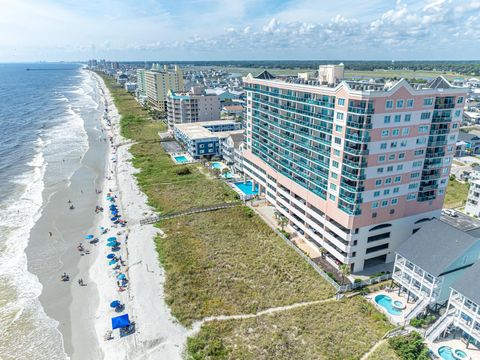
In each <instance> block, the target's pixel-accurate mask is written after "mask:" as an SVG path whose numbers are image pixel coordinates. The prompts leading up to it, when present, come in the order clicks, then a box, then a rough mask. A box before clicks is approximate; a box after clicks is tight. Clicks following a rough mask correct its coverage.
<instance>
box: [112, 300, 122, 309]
mask: <svg viewBox="0 0 480 360" xmlns="http://www.w3.org/2000/svg"><path fill="white" fill-rule="evenodd" d="M121 305H122V303H121V302H120V300H114V301H112V302H111V303H110V307H111V308H116V307H119V306H121Z"/></svg>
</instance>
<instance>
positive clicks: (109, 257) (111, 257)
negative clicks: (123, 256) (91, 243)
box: [107, 254, 115, 259]
mask: <svg viewBox="0 0 480 360" xmlns="http://www.w3.org/2000/svg"><path fill="white" fill-rule="evenodd" d="M114 257H115V254H108V255H107V259H113V258H114Z"/></svg>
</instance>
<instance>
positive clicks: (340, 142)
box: [335, 137, 342, 145]
mask: <svg viewBox="0 0 480 360" xmlns="http://www.w3.org/2000/svg"><path fill="white" fill-rule="evenodd" d="M335 144H337V145H342V139H341V138H339V137H336V138H335Z"/></svg>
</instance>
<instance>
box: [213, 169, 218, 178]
mask: <svg viewBox="0 0 480 360" xmlns="http://www.w3.org/2000/svg"><path fill="white" fill-rule="evenodd" d="M212 171H213V175H214V176H215V177H219V176H220V169H213V170H212Z"/></svg>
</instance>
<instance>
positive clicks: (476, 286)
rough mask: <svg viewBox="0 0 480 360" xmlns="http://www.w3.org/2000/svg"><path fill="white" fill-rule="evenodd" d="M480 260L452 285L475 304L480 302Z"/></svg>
mask: <svg viewBox="0 0 480 360" xmlns="http://www.w3.org/2000/svg"><path fill="white" fill-rule="evenodd" d="M479 275H480V261H477V262H476V263H475V264H473V265H472V266H470V267H469V268H468V269H467V270H466V271H465V272H464V273H463V274H462V276H460V278H458V279H457V280H456V281H455V282H454V283H453V284H452V286H451V288H452V289H454V290H457V291H458V292H460V293H461V294H462V295H464V296H466V297H467V298H468V299H469V300H471V301H473V302H474V303H475V304H480V276H479Z"/></svg>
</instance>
